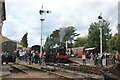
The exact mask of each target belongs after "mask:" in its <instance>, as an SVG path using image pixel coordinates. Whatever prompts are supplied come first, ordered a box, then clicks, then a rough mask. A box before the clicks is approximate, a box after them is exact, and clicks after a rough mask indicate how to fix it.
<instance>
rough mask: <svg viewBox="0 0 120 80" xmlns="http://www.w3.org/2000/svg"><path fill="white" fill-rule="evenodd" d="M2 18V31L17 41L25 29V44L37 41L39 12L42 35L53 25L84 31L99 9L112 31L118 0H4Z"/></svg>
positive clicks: (83, 32) (49, 30) (34, 43)
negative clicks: (3, 19) (26, 35)
mask: <svg viewBox="0 0 120 80" xmlns="http://www.w3.org/2000/svg"><path fill="white" fill-rule="evenodd" d="M5 4H6V21H4V25H3V31H2V33H3V35H4V36H6V37H8V38H10V39H13V40H17V41H20V40H21V38H22V37H23V35H24V34H25V33H26V32H28V43H29V47H30V46H32V45H36V44H40V26H41V24H40V18H41V17H40V14H39V10H40V9H41V6H42V5H43V6H44V7H43V9H44V10H50V11H51V13H50V14H45V16H44V17H45V21H44V23H43V39H44V42H45V39H46V37H47V36H48V35H50V34H51V33H52V31H54V30H55V29H59V28H61V27H67V26H71V25H72V26H74V27H75V28H76V29H77V33H79V34H80V36H85V35H87V34H88V28H89V25H90V24H91V23H92V22H95V21H98V19H97V17H98V15H99V14H100V13H102V14H103V15H102V16H103V18H104V19H105V20H108V21H109V22H110V26H109V27H110V29H112V33H113V34H114V33H116V32H117V30H116V25H117V23H118V0H89V1H88V0H86V1H85V0H6V3H5Z"/></svg>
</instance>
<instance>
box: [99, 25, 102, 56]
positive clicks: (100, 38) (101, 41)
mask: <svg viewBox="0 0 120 80" xmlns="http://www.w3.org/2000/svg"><path fill="white" fill-rule="evenodd" d="M99 29H100V54H101V55H102V28H101V27H100V28H99Z"/></svg>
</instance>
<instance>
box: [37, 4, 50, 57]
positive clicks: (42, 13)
mask: <svg viewBox="0 0 120 80" xmlns="http://www.w3.org/2000/svg"><path fill="white" fill-rule="evenodd" d="M39 13H40V15H41V18H40V21H41V28H40V30H41V31H40V34H41V36H40V41H41V42H40V58H41V57H42V40H43V39H42V33H43V32H42V31H43V21H45V19H44V14H46V13H50V11H46V10H43V6H42V7H41V10H40V11H39Z"/></svg>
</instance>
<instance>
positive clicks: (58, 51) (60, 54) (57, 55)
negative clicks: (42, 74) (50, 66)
mask: <svg viewBox="0 0 120 80" xmlns="http://www.w3.org/2000/svg"><path fill="white" fill-rule="evenodd" d="M68 59H69V55H67V54H66V47H65V45H64V44H61V45H60V46H59V47H56V48H52V49H49V50H48V52H47V54H46V61H48V62H68Z"/></svg>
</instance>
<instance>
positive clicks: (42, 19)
mask: <svg viewBox="0 0 120 80" xmlns="http://www.w3.org/2000/svg"><path fill="white" fill-rule="evenodd" d="M41 11H43V6H42V9H41ZM44 20H45V19H44V18H43V13H41V19H40V21H41V39H40V41H41V43H40V58H42V40H43V39H42V30H43V21H44Z"/></svg>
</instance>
